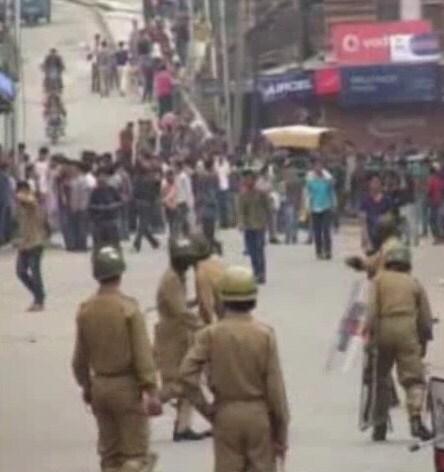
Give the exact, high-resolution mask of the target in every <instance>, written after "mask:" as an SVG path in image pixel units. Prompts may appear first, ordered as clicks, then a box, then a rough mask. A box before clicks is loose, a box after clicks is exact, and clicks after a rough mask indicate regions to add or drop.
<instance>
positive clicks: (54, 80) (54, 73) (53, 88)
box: [43, 68, 63, 95]
mask: <svg viewBox="0 0 444 472" xmlns="http://www.w3.org/2000/svg"><path fill="white" fill-rule="evenodd" d="M43 88H44V90H45V92H46V93H47V94H48V95H49V94H51V93H57V94H61V93H62V91H63V82H62V77H61V75H60V73H59V71H58V70H57V69H55V68H52V69H49V70H47V71H46V73H45V78H44V80H43Z"/></svg>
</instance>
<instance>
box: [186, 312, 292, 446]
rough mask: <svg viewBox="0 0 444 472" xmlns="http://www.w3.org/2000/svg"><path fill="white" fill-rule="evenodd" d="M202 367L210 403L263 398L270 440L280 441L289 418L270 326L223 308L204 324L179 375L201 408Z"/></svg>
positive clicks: (204, 403)
mask: <svg viewBox="0 0 444 472" xmlns="http://www.w3.org/2000/svg"><path fill="white" fill-rule="evenodd" d="M205 366H208V375H209V387H210V388H211V390H212V392H213V394H214V396H215V405H216V407H217V405H218V404H223V403H224V402H236V401H245V402H248V401H264V402H265V403H266V405H267V409H268V411H269V413H270V419H271V424H272V428H273V431H274V432H275V434H276V437H275V438H274V439H275V440H278V441H282V442H283V443H286V440H287V429H288V422H289V413H288V405H287V399H286V393H285V385H284V379H283V376H282V371H281V366H280V361H279V356H278V351H277V345H276V339H275V335H274V332H273V330H272V329H271V328H270V327H268V326H266V325H264V324H262V323H259V322H257V321H255V320H254V319H253V318H252V317H251V315H249V314H236V313H226V314H225V315H224V319H223V320H221V321H219V322H218V323H215V324H213V325H210V326H208V327H206V328H204V329H203V330H202V331H200V332H199V333H198V334H197V336H196V341H195V343H194V345H193V347H192V348H191V349H190V351H189V353H188V354H187V356H186V357H185V359H184V362H183V363H182V366H181V370H180V374H181V382H182V384H183V385H184V390H185V392H186V395H188V396H190V398H191V399H192V401H193V403H195V405H196V406H197V408H198V409H200V410H201V411H203V412H204V411H205V410H207V411H208V410H209V405H208V404H207V401H206V399H205V397H204V396H203V394H202V391H201V390H200V387H199V382H200V375H201V371H202V369H203V368H204V367H205Z"/></svg>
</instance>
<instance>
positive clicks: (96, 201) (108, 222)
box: [88, 168, 122, 252]
mask: <svg viewBox="0 0 444 472" xmlns="http://www.w3.org/2000/svg"><path fill="white" fill-rule="evenodd" d="M109 178H110V171H109V169H105V168H101V169H99V170H98V171H97V187H96V188H95V189H94V190H93V191H92V193H91V197H90V199H89V205H88V210H89V215H90V218H91V222H92V235H93V242H94V252H97V250H98V249H100V247H102V246H107V245H111V246H114V247H117V248H120V231H119V227H120V223H119V219H120V214H121V213H120V211H121V206H122V202H121V200H120V196H119V193H118V192H117V190H116V189H115V188H114V187H112V186H111V185H110V184H109Z"/></svg>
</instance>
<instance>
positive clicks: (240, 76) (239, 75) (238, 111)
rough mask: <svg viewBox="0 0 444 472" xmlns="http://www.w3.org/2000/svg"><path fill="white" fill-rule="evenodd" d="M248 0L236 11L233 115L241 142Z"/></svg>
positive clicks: (241, 1)
mask: <svg viewBox="0 0 444 472" xmlns="http://www.w3.org/2000/svg"><path fill="white" fill-rule="evenodd" d="M247 2H248V0H238V1H237V12H236V54H235V79H234V80H235V91H234V116H233V140H234V142H235V143H236V145H239V144H240V141H241V137H242V129H243V114H244V106H243V105H244V83H245V74H244V72H245V67H246V65H245V63H246V61H245V59H246V57H245V56H246V55H245V50H246V45H245V42H246V41H245V30H246V28H245V23H246V18H247V15H246V13H247Z"/></svg>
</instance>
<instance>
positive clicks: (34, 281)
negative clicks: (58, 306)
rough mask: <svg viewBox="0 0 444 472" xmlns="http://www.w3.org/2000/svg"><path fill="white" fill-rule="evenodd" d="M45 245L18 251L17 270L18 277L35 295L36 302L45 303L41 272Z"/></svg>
mask: <svg viewBox="0 0 444 472" xmlns="http://www.w3.org/2000/svg"><path fill="white" fill-rule="evenodd" d="M42 255H43V246H37V247H33V248H31V249H23V250H21V251H19V252H18V255H17V263H16V272H17V277H18V278H19V279H20V281H21V282H22V283H23V285H24V286H25V287H26V288H27V289H28V290H29V291H30V292H31V293H32V295H33V296H34V302H35V303H37V304H39V305H43V303H44V301H45V290H44V288H43V279H42V272H41V261H42Z"/></svg>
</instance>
